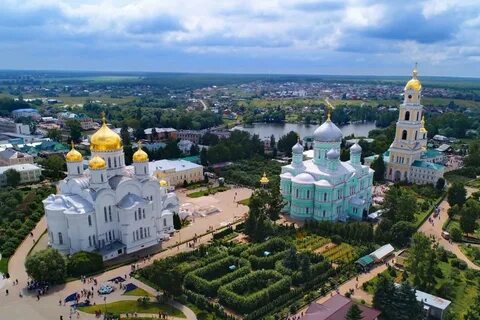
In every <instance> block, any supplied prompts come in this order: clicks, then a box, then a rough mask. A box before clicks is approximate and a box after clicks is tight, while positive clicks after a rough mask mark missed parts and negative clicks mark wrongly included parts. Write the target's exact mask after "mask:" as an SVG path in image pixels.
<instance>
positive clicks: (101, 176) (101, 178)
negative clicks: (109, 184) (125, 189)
mask: <svg viewBox="0 0 480 320" xmlns="http://www.w3.org/2000/svg"><path fill="white" fill-rule="evenodd" d="M100 180H101V181H102V182H103V174H100Z"/></svg>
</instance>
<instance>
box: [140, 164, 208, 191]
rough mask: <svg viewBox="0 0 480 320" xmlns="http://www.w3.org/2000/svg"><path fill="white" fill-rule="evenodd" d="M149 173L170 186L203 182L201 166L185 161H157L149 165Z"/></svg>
mask: <svg viewBox="0 0 480 320" xmlns="http://www.w3.org/2000/svg"><path fill="white" fill-rule="evenodd" d="M149 169H150V173H151V174H152V175H153V176H155V177H157V179H158V180H165V181H166V182H167V183H168V185H170V186H181V185H183V183H184V181H187V183H192V182H197V181H201V180H203V166H201V165H198V164H196V163H193V162H190V161H187V160H158V161H152V162H150V163H149Z"/></svg>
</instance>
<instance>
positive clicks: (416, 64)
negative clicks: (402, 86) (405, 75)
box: [412, 62, 418, 79]
mask: <svg viewBox="0 0 480 320" xmlns="http://www.w3.org/2000/svg"><path fill="white" fill-rule="evenodd" d="M417 67H418V62H415V67H414V68H413V72H412V73H413V79H417V75H418V71H417Z"/></svg>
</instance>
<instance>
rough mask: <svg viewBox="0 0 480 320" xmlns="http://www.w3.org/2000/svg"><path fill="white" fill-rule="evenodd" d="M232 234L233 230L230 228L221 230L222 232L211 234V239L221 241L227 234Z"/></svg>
mask: <svg viewBox="0 0 480 320" xmlns="http://www.w3.org/2000/svg"><path fill="white" fill-rule="evenodd" d="M231 233H233V228H232V227H228V228H226V229H223V230H222V231H219V232H217V233H214V234H213V239H214V240H217V239H221V238H223V237H225V236H227V235H229V234H231Z"/></svg>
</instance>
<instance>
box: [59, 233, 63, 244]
mask: <svg viewBox="0 0 480 320" xmlns="http://www.w3.org/2000/svg"><path fill="white" fill-rule="evenodd" d="M58 244H61V245H62V244H63V236H62V233H61V232H59V233H58Z"/></svg>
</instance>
